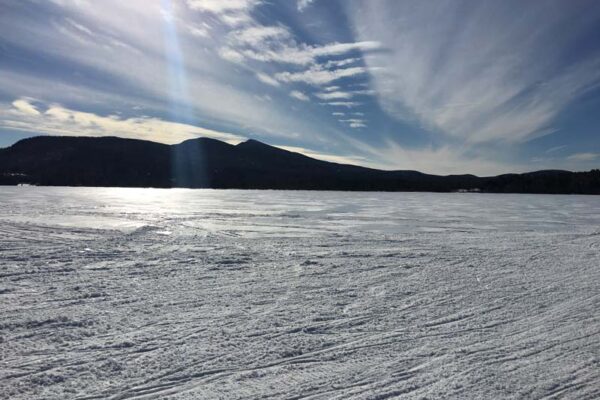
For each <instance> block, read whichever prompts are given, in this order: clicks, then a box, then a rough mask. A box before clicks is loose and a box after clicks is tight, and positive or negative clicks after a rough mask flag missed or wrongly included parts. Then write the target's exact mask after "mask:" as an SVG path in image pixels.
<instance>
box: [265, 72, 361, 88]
mask: <svg viewBox="0 0 600 400" xmlns="http://www.w3.org/2000/svg"><path fill="white" fill-rule="evenodd" d="M366 73H367V69H366V68H363V67H352V68H344V69H335V70H324V69H321V68H319V67H312V68H310V69H308V70H305V71H302V72H287V71H286V72H279V73H277V74H275V79H277V80H278V81H280V82H302V83H307V84H309V85H313V86H320V85H324V84H327V83H330V82H333V81H337V80H339V79H342V78H348V77H354V76H360V75H364V74H366Z"/></svg>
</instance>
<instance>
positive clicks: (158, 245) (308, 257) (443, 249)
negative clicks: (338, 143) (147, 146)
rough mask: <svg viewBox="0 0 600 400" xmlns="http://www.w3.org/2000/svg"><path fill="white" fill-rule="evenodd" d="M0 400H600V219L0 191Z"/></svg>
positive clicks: (532, 201) (206, 193) (564, 205)
mask: <svg viewBox="0 0 600 400" xmlns="http://www.w3.org/2000/svg"><path fill="white" fill-rule="evenodd" d="M0 205H1V206H2V210H3V214H2V216H0V313H1V314H0V316H1V317H0V355H1V358H0V398H6V399H106V398H108V399H151V398H155V399H163V398H172V399H198V398H207V399H208V398H210V399H218V398H221V399H255V398H263V399H268V398H273V399H279V398H288V399H342V398H344V399H345V398H353V399H387V398H402V399H404V398H405V399H425V398H428V399H437V398H457V399H482V398H494V399H499V398H526V399H530V398H531V399H558V398H569V399H594V398H599V397H600V372H599V371H600V313H599V312H598V310H599V309H600V267H599V266H600V202H598V199H597V198H596V197H584V196H529V195H472V194H427V193H421V194H408V193H334V192H275V191H214V190H152V189H88V188H79V189H77V188H70V189H68V188H6V187H5V188H1V190H0Z"/></svg>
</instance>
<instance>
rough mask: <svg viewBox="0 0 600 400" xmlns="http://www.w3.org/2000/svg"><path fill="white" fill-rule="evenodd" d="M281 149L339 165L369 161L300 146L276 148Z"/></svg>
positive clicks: (362, 163)
mask: <svg viewBox="0 0 600 400" xmlns="http://www.w3.org/2000/svg"><path fill="white" fill-rule="evenodd" d="M275 147H279V148H280V149H283V150H287V151H292V152H294V153H300V154H304V155H305V156H308V157H312V158H316V159H318V160H323V161H329V162H334V163H338V164H352V165H364V164H365V162H367V160H366V159H365V158H364V157H361V156H352V155H337V154H328V153H323V152H320V151H315V150H310V149H306V148H304V147H298V146H275Z"/></svg>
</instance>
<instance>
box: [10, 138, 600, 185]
mask: <svg viewBox="0 0 600 400" xmlns="http://www.w3.org/2000/svg"><path fill="white" fill-rule="evenodd" d="M16 184H31V185H46V186H108V187H113V186H124V187H160V188H169V187H187V188H222V189H299V190H350V191H357V190H360V191H431V192H451V191H481V192H493V193H557V194H559V193H573V194H600V170H591V171H588V172H571V171H564V170H541V171H533V172H528V173H523V174H502V175H498V176H491V177H489V176H488V177H478V176H476V175H472V174H461V175H444V176H441V175H432V174H426V173H422V172H419V171H414V170H393V171H388V170H378V169H373V168H368V167H363V166H358V165H348V164H341V163H334V162H329V161H324V160H319V159H315V158H312V157H309V156H306V155H304V154H300V153H295V152H292V151H288V150H285V149H280V148H278V147H275V146H271V145H268V144H266V143H263V142H260V141H258V140H255V139H249V140H247V141H245V142H241V143H238V144H237V145H231V144H228V143H225V142H222V141H220V140H217V139H211V138H204V137H202V138H194V139H189V140H186V141H183V142H181V143H178V144H173V145H167V144H163V143H157V142H152V141H146V140H139V139H125V138H120V137H116V136H103V137H87V136H37V137H32V138H27V139H22V140H20V141H18V142H16V143H15V144H13V145H12V146H10V147H6V148H2V149H0V185H16Z"/></svg>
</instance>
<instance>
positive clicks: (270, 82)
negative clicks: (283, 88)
mask: <svg viewBox="0 0 600 400" xmlns="http://www.w3.org/2000/svg"><path fill="white" fill-rule="evenodd" d="M256 77H257V78H258V80H259V81H261V82H262V83H266V84H267V85H271V86H280V83H279V82H278V81H277V80H275V79H273V78H271V77H270V76H269V75H267V74H263V73H262V72H257V73H256Z"/></svg>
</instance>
